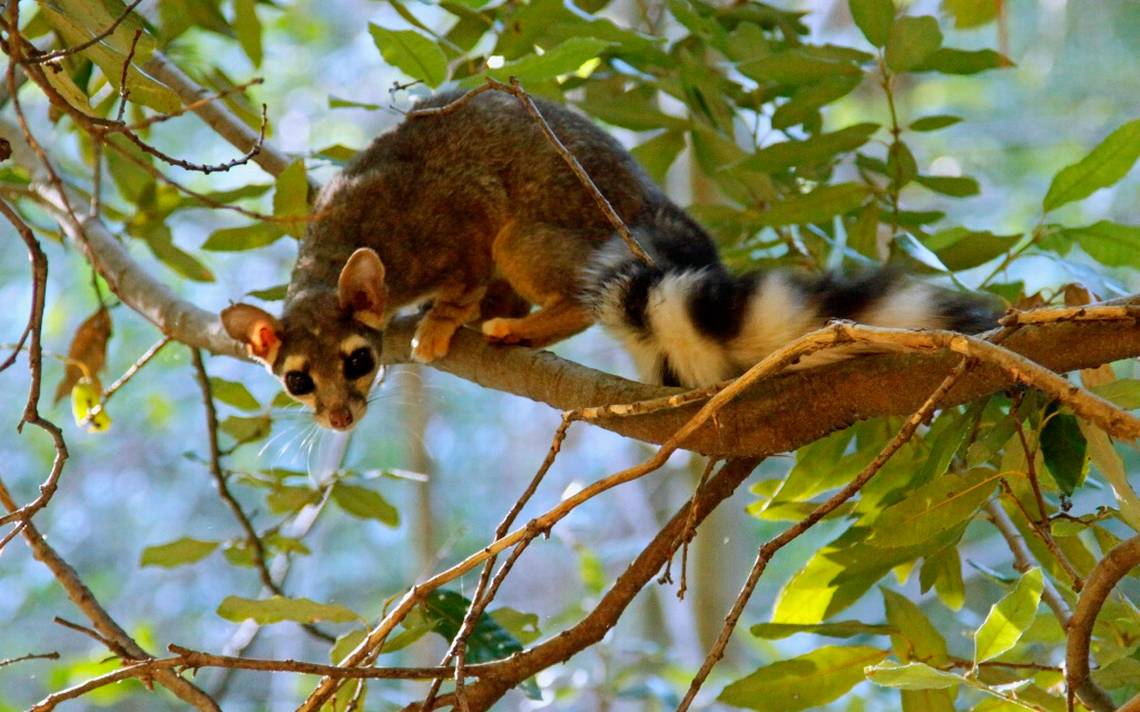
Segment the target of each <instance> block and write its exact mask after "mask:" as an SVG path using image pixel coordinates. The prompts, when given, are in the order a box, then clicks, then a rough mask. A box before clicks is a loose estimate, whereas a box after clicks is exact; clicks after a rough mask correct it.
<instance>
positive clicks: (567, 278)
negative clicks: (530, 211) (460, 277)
mask: <svg viewBox="0 0 1140 712" xmlns="http://www.w3.org/2000/svg"><path fill="white" fill-rule="evenodd" d="M607 237H608V235H607V234H606V233H605V232H600V231H598V230H584V229H577V228H570V227H564V226H561V225H551V224H533V223H532V224H529V225H521V226H520V225H517V224H516V225H510V226H508V227H507V228H506V229H504V230H502V231H501V232H500V233H499V234H498V236H496V238H495V242H494V244H493V245H492V248H491V252H492V256H493V257H494V260H495V267H496V269H497V270H498V273H499V274H500V275H501V276H502V277H503V278H504V279H506V280H507V281H508V282H509V283H510V285H511V287H513V288H514V290H515V291H516V292H518V294H520V295H521V296H522V297H523V298H524V299H526V300H527V301H529V302H530V303H532V304H538V305H539V306H540V307H541V309H539V310H538V311H536V312H533V313H531V314H527V315H526V316H521V317H516V318H498V319H489V320H487V321H485V322H483V333H484V334H486V335H487V338H488V340H490V341H494V342H498V343H505V344H526V345H528V346H546V345H547V344H552V343H554V342H555V341H558V340H559V339H565V338H566V337H568V336H572V335H573V334H576V333H578V332H579V331H581V330H583V329H585V328H586V327H587V326H589V325H590V324H591V323H592V322H593V320H594V315H593V313H592V311H591V310H590V309H589V308H588V307H586V306H585V305H583V304H582V303H581V302H580V301H579V298H578V292H579V290H580V289H581V281H580V273H581V270H582V268H583V267H584V266H585V265H586V264H587V262H588V261H589V259H590V256H591V255H592V254H593V252H594V250H595V249H596V248H597V246H598V245H600V244H601V243H603V242H604V241H605V240H606V238H607Z"/></svg>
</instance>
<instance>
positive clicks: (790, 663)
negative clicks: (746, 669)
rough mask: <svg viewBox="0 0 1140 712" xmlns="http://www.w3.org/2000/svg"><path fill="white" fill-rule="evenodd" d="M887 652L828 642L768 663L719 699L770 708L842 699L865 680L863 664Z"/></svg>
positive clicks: (781, 711)
mask: <svg viewBox="0 0 1140 712" xmlns="http://www.w3.org/2000/svg"><path fill="white" fill-rule="evenodd" d="M886 656H887V653H886V651H884V650H879V649H878V648H868V647H864V646H852V647H839V646H833V645H827V646H824V647H822V648H818V649H816V650H814V651H812V652H810V653H808V654H806V655H801V656H799V657H797V658H792V659H791V660H781V661H779V662H775V663H772V664H771V665H765V666H764V667H761V668H759V669H758V670H756V671H755V672H753V673H752V674H751V675H748V676H747V677H743V678H741V679H739V680H737V681H735V682H733V683H731V684H729V685H728V686H727V687H725V688H724V690H723V691H722V692H721V693H720V695H719V696H718V697H717V700H719V701H720V702H724V703H726V704H730V705H735V706H736V707H746V708H748V709H754V710H768V711H769V712H791V711H792V710H806V709H811V708H812V707H818V706H820V705H824V704H827V703H828V702H831V701H832V700H837V699H839V698H840V697H841V696H843V694H844V693H846V692H847V691H848V690H850V689H851V688H852V687H854V686H855V685H857V684H859V683H860V682H862V681H863V668H865V667H867V666H868V665H875V664H876V663H879V662H881V661H882V659H883V658H885V657H886Z"/></svg>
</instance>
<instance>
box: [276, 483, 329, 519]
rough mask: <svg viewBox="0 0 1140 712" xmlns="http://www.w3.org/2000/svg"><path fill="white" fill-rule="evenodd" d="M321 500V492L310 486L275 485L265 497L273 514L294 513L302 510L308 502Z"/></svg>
mask: <svg viewBox="0 0 1140 712" xmlns="http://www.w3.org/2000/svg"><path fill="white" fill-rule="evenodd" d="M320 500H321V493H320V492H319V491H317V490H315V489H312V488H310V487H288V486H284V485H282V486H278V487H275V488H274V490H273V491H272V492H270V493H269V494H268V495H266V497H265V503H266V505H268V506H269V511H270V512H272V513H273V514H293V513H295V512H299V511H301V508H302V507H304V506H305V505H307V504H316V503H317V502H319V501H320Z"/></svg>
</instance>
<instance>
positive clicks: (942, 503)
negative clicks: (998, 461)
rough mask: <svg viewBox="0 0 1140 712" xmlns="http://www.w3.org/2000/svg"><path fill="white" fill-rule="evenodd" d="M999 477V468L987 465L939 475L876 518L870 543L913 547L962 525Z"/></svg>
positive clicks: (991, 489) (990, 490)
mask: <svg viewBox="0 0 1140 712" xmlns="http://www.w3.org/2000/svg"><path fill="white" fill-rule="evenodd" d="M998 479H999V478H998V473H997V472H996V471H995V470H993V469H991V468H985V467H976V468H974V469H972V470H969V471H967V472H964V473H962V474H953V473H951V474H946V475H943V476H942V477H939V478H936V479H934V480H933V481H931V482H929V483H927V484H925V485H923V486H922V487H919V488H918V489H916V490H914V491H913V492H911V493H910V494H908V495H907V496H906V499H904V500H902V501H901V502H899V503H897V504H894V505H892V506H890V507H888V508H887V509H885V510H884V511H883V513H882V514H880V515H879V518H878V519H876V520H875V530H874V533H873V534H872V535H871V538H870V539H869V542H870V543H871V544H873V545H874V546H881V547H898V546H909V545H914V544H919V543H921V542H924V541H927V540H929V539H931V538H934V537H935V536H937V535H939V534H942V533H943V532H946V531H949V530H951V529H954V528H956V527H959V526H961V525H962V524H963V523H964V522H965V521H967V520H968V519H969V518H970V517H972V516H973V515H974V512H976V511H978V508H979V507H981V506H982V503H983V502H985V501H986V499H988V498H989V496H990V494H991V493H992V492H993V491H994V488H995V487H996V486H997V482H998Z"/></svg>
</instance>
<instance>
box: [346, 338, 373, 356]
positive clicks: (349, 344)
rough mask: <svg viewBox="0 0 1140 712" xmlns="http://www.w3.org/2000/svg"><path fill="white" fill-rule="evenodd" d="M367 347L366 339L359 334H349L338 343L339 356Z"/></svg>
mask: <svg viewBox="0 0 1140 712" xmlns="http://www.w3.org/2000/svg"><path fill="white" fill-rule="evenodd" d="M368 346H369V343H368V339H365V338H364V337H363V336H361V335H360V334H349V335H348V336H346V337H345V338H344V339H343V340H341V342H340V347H339V348H340V355H341V356H347V355H349V354H350V353H352V352H353V351H355V350H357V349H361V348H367V347H368Z"/></svg>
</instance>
